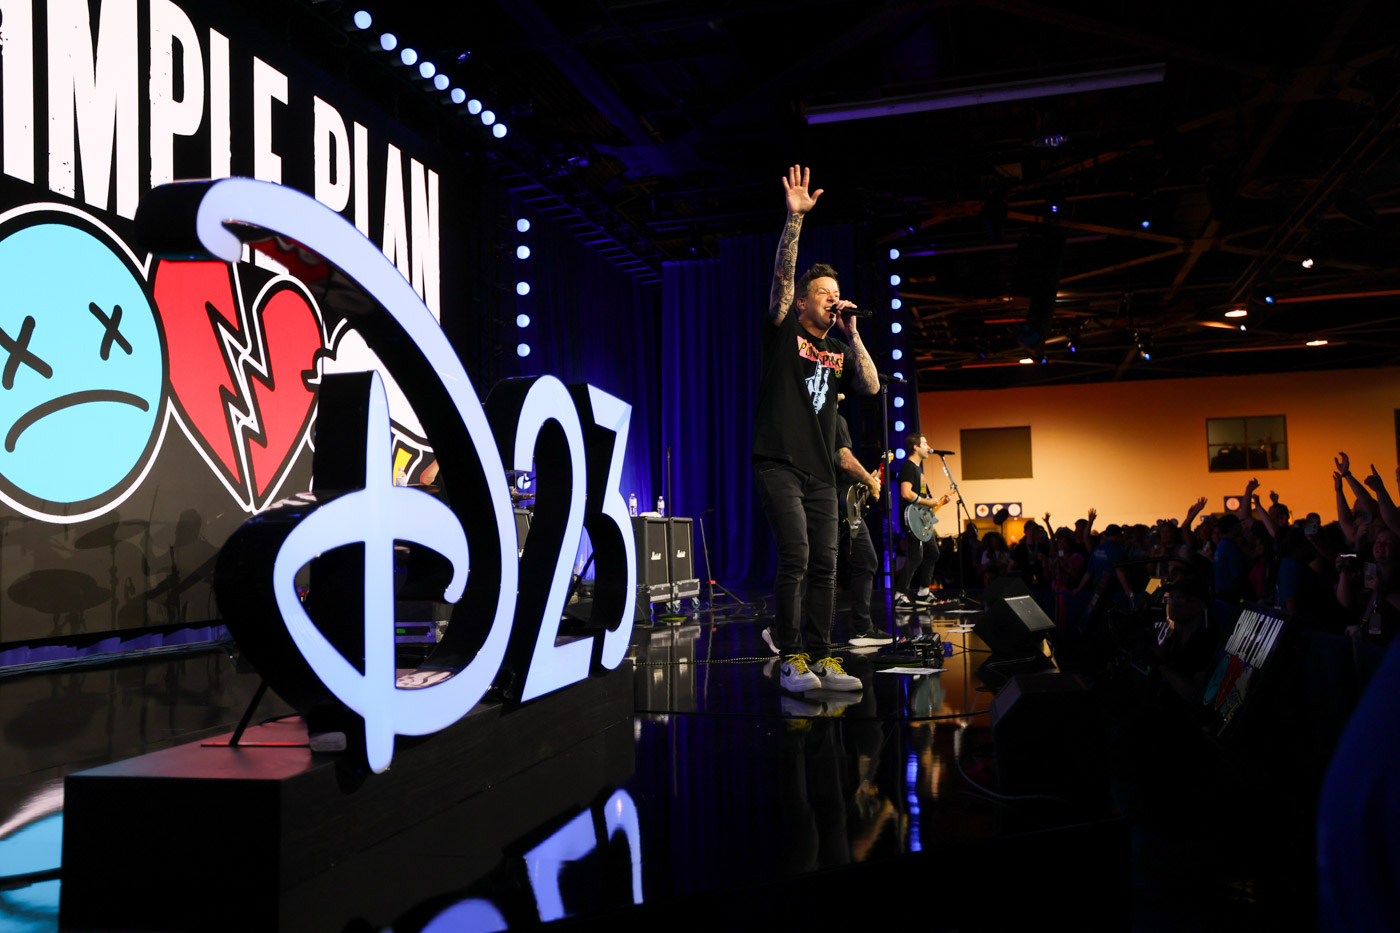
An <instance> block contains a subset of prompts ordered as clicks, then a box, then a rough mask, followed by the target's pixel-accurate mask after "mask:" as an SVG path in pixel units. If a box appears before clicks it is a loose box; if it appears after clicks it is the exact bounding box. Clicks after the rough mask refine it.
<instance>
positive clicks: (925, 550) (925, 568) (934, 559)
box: [894, 534, 938, 596]
mask: <svg viewBox="0 0 1400 933" xmlns="http://www.w3.org/2000/svg"><path fill="white" fill-rule="evenodd" d="M937 563H938V536H937V535H934V536H933V537H932V538H929V539H928V540H927V541H920V540H919V539H918V538H916V537H914V536H913V535H910V534H906V535H905V536H904V566H903V567H900V568H899V573H897V574H895V576H894V591H895V592H896V593H907V594H908V595H909V596H914V595H915V593H916V591H917V590H921V589H923V588H924V587H926V586H928V585H929V582H930V581H932V580H933V568H934V565H935V564H937ZM911 581H912V583H913V586H910V582H911Z"/></svg>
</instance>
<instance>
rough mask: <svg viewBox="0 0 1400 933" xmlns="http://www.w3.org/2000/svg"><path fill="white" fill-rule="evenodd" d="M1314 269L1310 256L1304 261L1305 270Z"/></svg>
mask: <svg viewBox="0 0 1400 933" xmlns="http://www.w3.org/2000/svg"><path fill="white" fill-rule="evenodd" d="M1312 267H1313V261H1312V257H1311V256H1309V257H1308V258H1307V259H1304V260H1303V268H1304V269H1311V268H1312Z"/></svg>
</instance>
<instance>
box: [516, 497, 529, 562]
mask: <svg viewBox="0 0 1400 933" xmlns="http://www.w3.org/2000/svg"><path fill="white" fill-rule="evenodd" d="M529 535H530V510H529V509H516V510H515V557H516V560H519V559H520V558H521V557H523V556H524V555H525V539H526V538H527V537H529Z"/></svg>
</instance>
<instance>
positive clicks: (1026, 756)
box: [991, 672, 1107, 799]
mask: <svg viewBox="0 0 1400 933" xmlns="http://www.w3.org/2000/svg"><path fill="white" fill-rule="evenodd" d="M991 714H992V741H993V742H994V744H995V745H996V756H997V783H998V786H999V788H1000V789H1001V792H1002V793H1004V794H1051V795H1054V796H1057V797H1064V798H1066V799H1093V798H1094V797H1096V796H1098V795H1101V794H1102V792H1103V791H1104V789H1105V788H1104V782H1105V781H1106V774H1107V770H1106V756H1105V750H1104V749H1105V737H1104V724H1103V720H1102V718H1101V717H1100V716H1099V713H1098V709H1097V707H1096V706H1095V705H1094V701H1093V697H1092V695H1091V694H1090V693H1089V691H1088V690H1087V689H1086V688H1085V686H1084V684H1083V682H1082V681H1080V679H1079V678H1078V677H1075V676H1073V675H1071V674H1061V673H1058V672H1052V673H1037V674H1017V675H1015V676H1014V677H1012V678H1011V679H1010V680H1008V681H1007V682H1006V685H1005V686H1003V687H1002V688H1001V690H1000V691H998V693H997V695H996V696H995V697H994V698H993V699H992V706H991Z"/></svg>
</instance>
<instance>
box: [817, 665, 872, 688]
mask: <svg viewBox="0 0 1400 933" xmlns="http://www.w3.org/2000/svg"><path fill="white" fill-rule="evenodd" d="M811 670H812V674H813V675H814V676H816V678H817V680H818V685H819V687H820V689H822V690H859V689H861V686H862V685H861V682H860V678H859V677H852V676H851V675H850V674H847V673H846V670H845V668H843V667H842V666H841V659H840V658H824V659H823V660H821V661H818V662H817V663H816V664H813V665H812V668H811Z"/></svg>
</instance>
